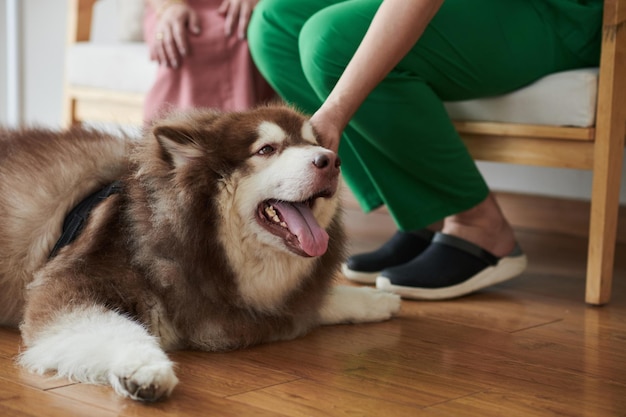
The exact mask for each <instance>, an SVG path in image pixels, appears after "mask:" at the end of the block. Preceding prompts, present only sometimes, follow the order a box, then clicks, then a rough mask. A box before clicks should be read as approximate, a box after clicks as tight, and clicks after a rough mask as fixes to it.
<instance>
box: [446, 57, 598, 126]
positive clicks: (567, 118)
mask: <svg viewBox="0 0 626 417" xmlns="http://www.w3.org/2000/svg"><path fill="white" fill-rule="evenodd" d="M597 94H598V69H597V68H585V69H578V70H572V71H564V72H559V73H555V74H551V75H548V76H546V77H544V78H541V79H540V80H538V81H536V82H535V83H533V84H531V85H529V86H527V87H524V88H522V89H520V90H517V91H515V92H513V93H509V94H505V95H502V96H498V97H490V98H483V99H478V100H467V101H456V102H448V103H445V106H446V109H447V110H448V114H449V115H450V117H451V118H452V119H453V120H459V121H481V122H483V121H488V122H502V123H521V124H537V125H557V126H575V127H590V126H593V125H594V123H595V112H596V99H597Z"/></svg>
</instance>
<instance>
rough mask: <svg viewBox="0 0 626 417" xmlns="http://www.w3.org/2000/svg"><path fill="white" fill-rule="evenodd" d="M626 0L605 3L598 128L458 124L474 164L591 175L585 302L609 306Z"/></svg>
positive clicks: (623, 108) (625, 93)
mask: <svg viewBox="0 0 626 417" xmlns="http://www.w3.org/2000/svg"><path fill="white" fill-rule="evenodd" d="M625 22H626V0H605V1H604V17H603V30H602V32H603V33H602V52H601V57H600V70H599V86H598V98H597V109H596V124H595V126H594V127H590V128H573V127H556V126H533V125H517V124H506V123H473V122H472V123H470V122H458V123H456V127H457V130H458V131H459V133H460V134H461V136H462V137H463V139H464V141H465V143H466V144H467V147H468V149H469V151H470V153H471V154H472V156H473V157H474V158H475V159H477V160H485V161H495V162H506V163H514V164H527V165H540V166H551V167H561V168H577V169H585V170H591V171H592V172H593V184H592V192H591V213H590V227H589V247H588V258H587V278H586V294H585V301H586V302H587V303H589V304H593V305H602V304H605V303H607V302H609V300H610V297H611V283H612V278H613V269H614V257H615V244H616V231H617V220H618V209H619V193H620V181H621V174H622V162H623V161H622V160H623V152H624V134H625V128H626V39H625V37H626V27H625V26H624V24H625Z"/></svg>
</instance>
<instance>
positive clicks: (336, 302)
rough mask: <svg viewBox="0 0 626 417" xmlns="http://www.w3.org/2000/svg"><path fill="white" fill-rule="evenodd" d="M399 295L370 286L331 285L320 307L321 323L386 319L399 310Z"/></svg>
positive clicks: (364, 321)
mask: <svg viewBox="0 0 626 417" xmlns="http://www.w3.org/2000/svg"><path fill="white" fill-rule="evenodd" d="M400 305H401V300H400V296H398V295H396V294H391V293H388V292H383V291H380V290H376V289H374V288H370V287H351V286H344V285H338V286H336V287H333V289H332V291H331V293H330V294H329V295H328V298H327V299H326V302H325V303H324V305H323V306H322V308H321V309H320V319H321V323H322V324H337V323H367V322H376V321H383V320H388V319H390V318H391V317H393V316H394V315H395V314H396V313H398V312H399V311H400Z"/></svg>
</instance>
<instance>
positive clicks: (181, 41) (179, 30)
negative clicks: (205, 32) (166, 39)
mask: <svg viewBox="0 0 626 417" xmlns="http://www.w3.org/2000/svg"><path fill="white" fill-rule="evenodd" d="M172 37H173V44H174V47H175V48H176V49H177V50H178V54H180V56H185V55H187V36H186V33H185V28H184V26H183V25H182V24H180V22H176V23H174V26H173V28H172Z"/></svg>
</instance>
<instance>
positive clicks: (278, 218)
mask: <svg viewBox="0 0 626 417" xmlns="http://www.w3.org/2000/svg"><path fill="white" fill-rule="evenodd" d="M272 220H274V222H276V223H278V222H280V217H278V215H274V217H272Z"/></svg>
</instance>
